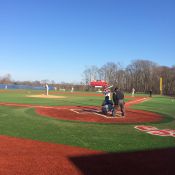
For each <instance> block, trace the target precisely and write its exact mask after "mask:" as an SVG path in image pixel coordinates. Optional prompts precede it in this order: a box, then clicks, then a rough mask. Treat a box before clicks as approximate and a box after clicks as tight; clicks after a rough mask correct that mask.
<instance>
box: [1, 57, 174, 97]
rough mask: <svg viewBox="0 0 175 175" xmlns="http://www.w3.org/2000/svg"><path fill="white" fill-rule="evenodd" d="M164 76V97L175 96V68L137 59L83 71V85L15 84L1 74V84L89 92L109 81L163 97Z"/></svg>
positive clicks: (109, 63) (33, 82) (124, 89)
mask: <svg viewBox="0 0 175 175" xmlns="http://www.w3.org/2000/svg"><path fill="white" fill-rule="evenodd" d="M160 77H162V79H163V94H164V95H175V66H172V67H167V66H159V65H158V64H157V63H154V62H152V61H148V60H133V61H132V62H131V64H129V65H128V66H126V68H123V67H122V66H121V64H120V63H114V62H108V63H106V64H104V65H103V66H102V67H100V68H99V67H97V66H95V65H93V66H90V67H88V68H85V70H84V71H83V73H82V81H81V82H80V83H79V84H73V83H66V82H62V83H55V81H54V80H51V81H50V80H40V81H38V80H35V81H14V80H12V77H11V75H10V74H6V75H3V76H1V75H0V84H17V85H21V84H22V85H32V86H40V85H43V84H45V83H48V84H49V85H52V86H54V87H57V89H63V88H64V89H65V90H68V91H69V90H70V89H71V88H72V87H74V90H75V91H84V90H86V91H87V90H95V89H93V88H92V87H90V86H89V84H90V82H91V81H93V80H105V81H106V82H108V83H109V84H110V85H113V86H114V87H115V86H118V87H120V88H121V89H122V90H123V91H125V92H131V90H132V88H134V89H135V90H136V93H139V92H144V93H147V92H149V90H150V89H152V92H153V93H155V94H160Z"/></svg>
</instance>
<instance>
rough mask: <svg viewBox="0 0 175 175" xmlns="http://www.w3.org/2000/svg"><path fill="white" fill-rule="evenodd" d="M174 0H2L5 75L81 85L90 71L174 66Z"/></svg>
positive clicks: (0, 65) (0, 59) (0, 62)
mask: <svg viewBox="0 0 175 175" xmlns="http://www.w3.org/2000/svg"><path fill="white" fill-rule="evenodd" d="M174 46H175V1H174V0H0V76H2V75H4V74H7V73H10V74H11V75H12V78H13V79H14V80H21V81H23V80H30V81H34V80H44V79H49V80H54V81H56V82H61V81H64V82H80V81H81V80H82V73H83V71H84V70H85V68H87V67H91V66H92V65H96V66H97V67H101V66H103V65H104V64H106V63H107V62H114V63H118V62H120V63H121V65H122V66H123V67H124V68H125V67H126V66H127V65H129V64H130V63H131V62H132V61H133V60H135V59H146V60H150V61H153V62H155V63H158V64H159V65H165V66H170V67H171V66H172V65H175V61H174V60H175V48H174Z"/></svg>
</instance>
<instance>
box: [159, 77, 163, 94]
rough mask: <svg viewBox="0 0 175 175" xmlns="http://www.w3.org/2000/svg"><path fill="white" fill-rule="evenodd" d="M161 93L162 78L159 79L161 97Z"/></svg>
mask: <svg viewBox="0 0 175 175" xmlns="http://www.w3.org/2000/svg"><path fill="white" fill-rule="evenodd" d="M162 91H163V89H162V77H160V95H162Z"/></svg>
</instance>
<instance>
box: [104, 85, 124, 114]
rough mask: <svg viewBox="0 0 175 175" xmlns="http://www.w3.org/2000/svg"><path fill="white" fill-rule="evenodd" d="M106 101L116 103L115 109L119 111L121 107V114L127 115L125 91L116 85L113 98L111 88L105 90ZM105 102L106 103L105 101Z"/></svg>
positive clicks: (110, 103) (111, 103)
mask: <svg viewBox="0 0 175 175" xmlns="http://www.w3.org/2000/svg"><path fill="white" fill-rule="evenodd" d="M104 95H105V103H106V104H108V103H109V105H114V108H115V110H116V111H117V110H118V108H120V111H121V116H122V117H124V116H125V102H124V93H123V92H122V91H121V90H120V89H119V88H118V87H116V88H115V89H114V91H113V93H112V100H111V95H110V90H109V89H106V90H105V91H104ZM103 104H104V103H103Z"/></svg>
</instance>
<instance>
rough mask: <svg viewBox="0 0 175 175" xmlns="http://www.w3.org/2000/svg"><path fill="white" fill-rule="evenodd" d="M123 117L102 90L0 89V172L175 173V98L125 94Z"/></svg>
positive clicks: (28, 174) (57, 174) (81, 174)
mask: <svg viewBox="0 0 175 175" xmlns="http://www.w3.org/2000/svg"><path fill="white" fill-rule="evenodd" d="M125 96H126V98H125V101H126V103H125V108H126V115H125V117H123V118H122V117H120V111H117V115H116V117H115V118H114V117H111V115H110V114H108V115H107V116H106V115H103V114H102V113H101V104H102V101H103V99H104V96H103V95H102V94H98V93H95V92H94V93H93V92H73V93H70V92H54V91H50V92H49V95H48V96H46V95H44V94H43V92H42V91H39V90H36V91H35V90H33V91H31V90H0V175H1V174H2V175H13V174H14V175H132V174H134V175H137V174H139V175H171V174H174V171H175V168H174V162H175V99H174V98H172V97H167V96H159V95H153V97H152V98H150V97H148V94H139V95H138V94H136V95H135V97H131V94H125Z"/></svg>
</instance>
